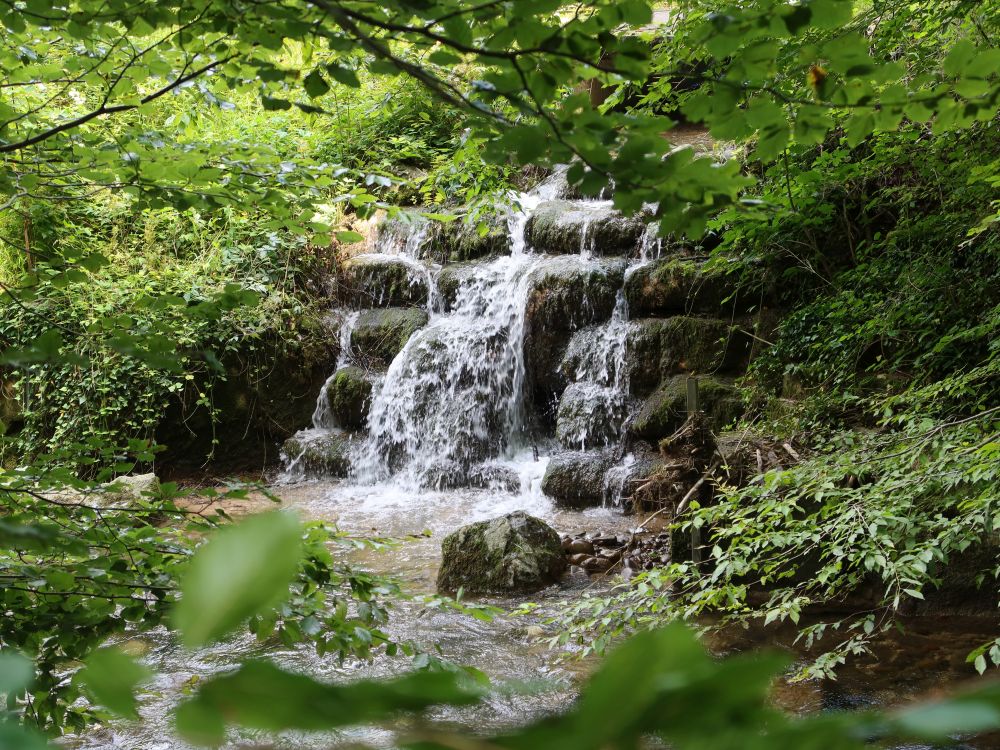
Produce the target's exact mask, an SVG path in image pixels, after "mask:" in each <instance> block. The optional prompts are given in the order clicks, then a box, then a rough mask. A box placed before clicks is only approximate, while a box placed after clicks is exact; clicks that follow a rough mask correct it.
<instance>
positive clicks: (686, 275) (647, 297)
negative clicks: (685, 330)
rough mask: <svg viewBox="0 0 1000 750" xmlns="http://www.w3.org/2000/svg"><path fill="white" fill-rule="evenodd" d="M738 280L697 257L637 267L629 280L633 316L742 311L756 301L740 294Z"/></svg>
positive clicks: (630, 310)
mask: <svg viewBox="0 0 1000 750" xmlns="http://www.w3.org/2000/svg"><path fill="white" fill-rule="evenodd" d="M737 286H738V285H737V282H736V280H735V279H734V278H733V277H731V276H729V275H728V274H726V273H725V272H724V271H723V270H720V269H709V268H708V267H707V266H706V265H705V264H704V263H700V262H698V261H694V260H686V259H679V258H670V259H665V260H657V261H653V262H651V263H648V264H646V265H644V266H641V267H639V268H637V269H636V270H635V271H634V272H633V273H631V274H629V277H628V279H627V281H626V283H625V297H626V299H627V301H628V309H629V314H630V315H631V316H632V317H633V318H642V317H662V316H671V315H686V314H691V313H709V314H712V313H714V314H716V315H718V314H719V313H742V312H745V311H746V310H747V309H749V307H750V306H752V304H753V300H752V299H749V298H744V297H743V296H742V295H738V294H737Z"/></svg>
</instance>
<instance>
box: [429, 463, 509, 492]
mask: <svg viewBox="0 0 1000 750" xmlns="http://www.w3.org/2000/svg"><path fill="white" fill-rule="evenodd" d="M423 484H424V485H425V486H427V487H433V488H434V489H438V490H449V489H455V488H456V487H475V488H477V489H484V490H497V491H499V492H509V493H514V492H517V491H518V490H520V489H521V478H520V477H519V476H518V475H517V472H516V471H514V470H513V469H511V468H508V467H506V466H500V465H499V464H492V463H486V464H479V465H477V466H471V467H470V466H466V465H465V464H463V463H462V462H459V461H444V460H443V461H438V462H436V463H435V464H434V465H433V466H431V467H430V469H429V470H428V472H427V473H426V474H425V475H424V477H423Z"/></svg>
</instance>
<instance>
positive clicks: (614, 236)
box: [524, 201, 646, 256]
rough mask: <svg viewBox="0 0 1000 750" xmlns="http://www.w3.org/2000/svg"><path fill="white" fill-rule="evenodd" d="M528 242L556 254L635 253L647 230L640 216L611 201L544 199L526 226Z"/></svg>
mask: <svg viewBox="0 0 1000 750" xmlns="http://www.w3.org/2000/svg"><path fill="white" fill-rule="evenodd" d="M524 231H525V238H526V239H527V241H528V244H529V245H530V246H531V247H533V248H535V249H536V250H538V251H540V252H545V253H552V254H556V255H562V254H574V253H579V252H581V251H586V252H588V253H590V254H592V255H605V256H606V255H626V256H629V255H635V254H636V253H637V252H638V249H639V244H640V242H641V240H642V237H643V235H644V234H645V232H646V224H645V221H644V219H643V218H641V217H631V218H626V217H624V216H622V215H621V214H620V213H619V212H618V211H616V210H614V209H613V208H612V207H611V205H610V203H605V202H602V203H593V202H585V201H580V202H570V201H546V202H544V203H540V204H539V205H538V207H537V208H536V209H535V211H534V212H533V213H532V215H531V218H530V219H529V220H528V224H527V226H526V227H525V230H524Z"/></svg>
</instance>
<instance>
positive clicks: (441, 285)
mask: <svg viewBox="0 0 1000 750" xmlns="http://www.w3.org/2000/svg"><path fill="white" fill-rule="evenodd" d="M480 267H481V266H480V265H479V264H478V263H449V264H448V265H446V266H444V267H443V268H442V269H441V270H440V271H439V272H438V275H437V279H436V283H437V293H438V296H439V298H440V300H441V303H442V306H443V307H444V309H445V311H448V310H451V309H453V308H454V306H455V299H456V298H457V297H458V290H459V289H460V288H461V287H462V285H463V284H467V283H468V282H469V281H471V280H472V278H473V277H474V276H475V275H476V269H477V268H480Z"/></svg>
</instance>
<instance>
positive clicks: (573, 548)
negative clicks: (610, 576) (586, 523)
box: [563, 539, 594, 555]
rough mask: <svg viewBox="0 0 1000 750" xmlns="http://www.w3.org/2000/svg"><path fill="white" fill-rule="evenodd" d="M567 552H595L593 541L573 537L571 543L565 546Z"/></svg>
mask: <svg viewBox="0 0 1000 750" xmlns="http://www.w3.org/2000/svg"><path fill="white" fill-rule="evenodd" d="M563 549H565V550H566V551H567V552H569V553H571V554H578V553H581V552H582V553H584V554H587V555H592V554H594V545H593V543H592V542H588V541H587V540H586V539H572V540H570V543H569V544H567V545H564V546H563Z"/></svg>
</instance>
